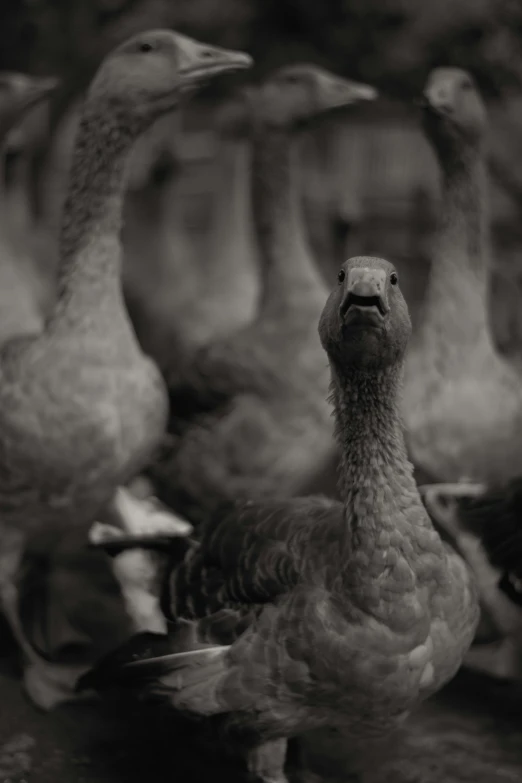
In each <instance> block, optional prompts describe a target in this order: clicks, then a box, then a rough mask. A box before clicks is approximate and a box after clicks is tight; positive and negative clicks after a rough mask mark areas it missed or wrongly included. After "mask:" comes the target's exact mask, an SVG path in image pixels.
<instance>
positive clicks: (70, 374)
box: [0, 31, 250, 529]
mask: <svg viewBox="0 0 522 783" xmlns="http://www.w3.org/2000/svg"><path fill="white" fill-rule="evenodd" d="M147 55H148V57H147ZM204 58H206V59H205V62H206V63H207V65H208V68H207V67H206V66H203V65H202V61H203V60H204ZM249 62H250V60H249V58H248V57H247V56H246V55H239V54H236V53H230V52H226V51H225V50H219V49H217V48H214V47H205V46H204V45H202V44H198V43H197V42H195V41H192V40H191V39H188V38H185V37H184V36H179V35H178V34H177V33H172V32H170V31H152V32H149V33H144V34H142V35H141V36H137V37H135V38H133V39H131V40H130V41H128V42H126V43H125V44H123V45H122V46H121V47H119V48H118V49H117V50H115V51H114V52H113V53H112V54H111V55H109V57H108V58H107V59H106V61H105V62H104V63H103V64H102V66H101V67H100V69H99V71H98V74H97V75H96V77H95V78H94V80H93V82H92V84H91V86H90V89H89V91H88V94H87V98H86V102H85V105H84V109H83V113H82V116H81V119H80V123H79V128H78V133H77V137H76V144H75V152H74V155H73V161H72V167H71V173H70V181H69V191H68V195H67V198H66V202H65V206H64V212H63V220H62V229H61V236H60V263H59V269H58V299H57V303H56V306H55V308H54V310H53V312H52V313H51V315H50V317H49V319H48V321H47V323H46V325H45V328H44V330H43V332H42V333H41V334H39V335H38V336H37V337H34V338H24V339H21V340H17V341H12V342H10V343H8V344H7V345H5V346H4V348H3V350H2V353H1V354H0V408H1V413H0V517H1V520H2V523H3V524H4V525H8V526H19V527H20V528H22V529H27V528H28V527H30V526H34V525H44V524H46V523H48V522H53V523H59V522H66V523H67V522H70V521H71V519H74V520H75V521H77V522H78V523H79V524H80V523H81V522H85V521H92V519H93V518H95V515H96V513H97V512H98V511H99V509H100V508H101V507H102V506H103V505H104V504H106V503H107V502H108V501H109V500H110V499H111V497H112V495H113V493H114V490H115V488H116V487H117V486H118V485H119V484H121V483H125V482H126V481H128V480H129V479H130V478H131V477H132V475H133V474H134V473H135V472H137V471H138V470H139V469H140V468H141V467H142V466H143V464H144V463H145V462H146V461H147V460H148V459H149V458H150V456H151V454H152V451H153V450H154V448H155V446H156V444H157V443H158V441H159V439H160V437H161V435H162V432H163V428H164V426H165V421H166V414H167V398H166V393H165V388H164V384H163V380H162V377H161V375H160V373H159V371H158V369H157V368H156V366H155V365H154V364H153V363H152V361H151V360H150V359H148V358H147V357H145V356H144V355H143V353H142V352H141V349H140V347H139V345H138V343H137V340H136V338H135V336H134V332H133V330H132V327H131V324H130V321H129V319H128V316H127V314H126V312H125V309H124V306H123V301H122V294H121V283H120V255H121V248H120V241H119V231H120V223H121V212H122V197H123V188H124V173H125V164H126V159H127V156H128V153H129V151H130V149H131V147H132V143H133V142H134V140H135V139H136V138H138V136H139V135H140V134H141V133H143V132H144V131H145V130H146V129H147V127H149V126H150V125H151V124H152V123H153V122H154V121H155V120H156V119H157V118H158V117H159V116H161V115H162V114H164V113H166V112H168V111H170V110H171V109H173V108H175V106H176V105H177V102H178V98H179V93H180V90H182V89H188V88H189V87H190V88H192V87H193V86H195V85H197V84H198V82H199V79H200V78H201V76H202V75H204V74H206V73H208V72H210V73H219V72H221V71H226V70H233V69H234V68H236V67H245V66H246V65H248V64H249Z"/></svg>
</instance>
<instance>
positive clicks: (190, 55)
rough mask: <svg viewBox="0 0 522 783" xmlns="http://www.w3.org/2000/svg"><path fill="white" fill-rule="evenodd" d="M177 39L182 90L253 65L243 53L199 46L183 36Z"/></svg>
mask: <svg viewBox="0 0 522 783" xmlns="http://www.w3.org/2000/svg"><path fill="white" fill-rule="evenodd" d="M179 38H180V60H181V61H180V66H179V78H180V83H181V86H182V88H185V89H186V88H189V87H191V86H195V85H197V84H199V83H200V82H202V81H205V80H206V79H207V78H208V77H210V76H212V77H214V76H218V75H220V74H224V73H232V72H233V71H241V70H245V69H247V68H251V67H252V65H253V63H254V61H253V60H252V58H251V57H250V55H249V54H246V53H245V52H237V51H234V50H232V49H222V48H221V47H220V46H210V45H208V44H201V43H199V42H198V41H194V40H192V39H191V38H186V37H185V36H179Z"/></svg>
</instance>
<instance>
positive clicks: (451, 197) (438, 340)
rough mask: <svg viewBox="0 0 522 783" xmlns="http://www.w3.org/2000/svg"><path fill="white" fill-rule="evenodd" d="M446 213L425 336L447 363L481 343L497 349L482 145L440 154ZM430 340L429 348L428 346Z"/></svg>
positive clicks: (432, 277)
mask: <svg viewBox="0 0 522 783" xmlns="http://www.w3.org/2000/svg"><path fill="white" fill-rule="evenodd" d="M439 160H440V163H441V167H442V212H441V217H440V224H439V228H438V232H437V236H436V241H435V249H434V253H433V261H432V267H431V272H430V279H429V284H428V293H427V300H426V305H425V307H426V310H425V318H424V321H423V325H422V327H421V331H420V339H421V342H422V344H423V346H424V347H423V350H429V351H430V356H431V357H433V356H434V355H436V356H437V361H438V363H442V364H443V365H447V364H450V363H451V362H453V361H455V360H456V361H459V360H460V358H461V357H462V355H463V352H465V353H469V350H470V349H471V348H472V347H474V346H476V345H477V344H479V343H482V344H484V345H485V346H486V347H489V348H490V349H491V350H492V351H493V348H492V345H491V338H490V331H489V322H488V299H487V290H488V276H489V254H490V238H489V209H488V203H487V196H488V185H487V174H486V166H485V162H484V157H483V153H482V150H481V149H476V150H469V151H468V152H467V153H466V154H464V155H461V156H459V157H457V156H456V155H449V154H447V153H446V154H440V153H439ZM427 345H429V348H426V346H427Z"/></svg>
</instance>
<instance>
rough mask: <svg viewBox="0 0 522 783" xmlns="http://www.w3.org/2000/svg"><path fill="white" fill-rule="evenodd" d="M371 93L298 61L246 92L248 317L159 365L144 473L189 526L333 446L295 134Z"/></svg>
mask: <svg viewBox="0 0 522 783" xmlns="http://www.w3.org/2000/svg"><path fill="white" fill-rule="evenodd" d="M375 96H376V92H375V90H374V89H373V88H372V87H369V86H367V85H361V84H357V83H355V82H352V81H348V80H345V79H342V78H340V77H338V76H334V75H333V74H331V73H329V72H327V71H325V70H323V69H321V68H318V67H316V66H314V65H310V64H297V65H291V66H286V67H284V68H281V69H279V70H277V71H275V72H274V73H272V74H271V75H270V76H269V77H268V78H267V79H266V80H265V81H264V83H262V84H261V85H260V86H259V87H258V88H257V89H256V88H253V89H252V92H251V93H250V112H251V123H252V131H251V133H252V208H253V221H254V230H255V236H256V241H257V246H258V251H259V259H260V288H261V292H260V299H259V305H258V309H257V313H256V317H255V319H254V321H253V322H252V323H251V324H249V325H247V326H246V327H244V328H243V329H241V330H240V331H238V332H236V333H234V334H233V335H230V336H226V337H224V338H222V339H220V340H215V341H214V342H213V343H209V344H208V345H205V346H203V347H202V348H201V349H200V350H199V351H197V352H195V353H194V352H187V356H186V357H185V358H182V359H181V360H180V359H179V355H178V358H177V361H176V362H175V363H173V364H174V366H172V367H171V368H168V367H167V368H166V379H167V384H168V386H169V394H170V401H171V411H172V415H171V419H170V424H169V436H168V438H167V439H166V441H165V445H164V448H163V449H162V451H161V454H160V456H159V457H158V459H157V460H155V461H154V462H153V463H152V464H151V466H150V468H149V469H148V475H149V477H150V478H151V480H152V482H153V484H154V487H155V492H156V494H157V495H158V497H159V498H160V499H161V500H163V502H165V503H166V504H167V505H168V506H171V507H172V508H174V509H175V510H176V511H177V512H178V513H180V514H181V515H182V516H184V517H185V518H187V519H189V520H190V521H191V522H192V523H193V524H195V525H197V524H199V523H200V522H201V521H202V520H204V519H205V517H206V516H207V515H208V514H211V513H212V511H213V509H214V508H215V506H216V504H217V503H219V502H220V500H221V498H222V496H223V495H227V496H229V497H238V496H239V495H245V494H261V495H270V494H272V493H273V492H275V491H277V492H278V493H280V494H281V495H292V494H294V493H295V492H296V491H297V490H298V489H300V488H301V486H302V483H303V481H304V480H305V478H306V477H307V476H308V474H309V473H310V472H312V471H313V470H314V469H315V466H316V465H317V464H318V463H319V462H320V461H321V459H323V458H324V459H326V457H327V455H329V454H330V453H331V452H334V451H335V445H334V440H333V424H332V419H331V410H330V406H329V404H328V402H327V399H326V398H327V395H328V369H327V366H326V362H325V360H324V354H323V352H322V349H321V345H320V342H319V339H318V335H317V330H316V328H315V325H316V323H317V321H318V319H319V316H320V313H321V310H322V307H323V305H324V302H325V300H326V296H327V290H326V287H325V284H324V282H323V279H322V277H321V274H320V271H319V270H318V268H317V266H316V264H315V262H314V259H313V257H312V255H311V251H310V249H309V247H308V244H307V239H306V232H305V229H304V226H303V222H302V216H301V210H300V203H299V201H300V200H299V191H298V174H299V168H298V159H297V154H298V150H297V148H296V144H295V141H296V139H295V137H296V135H297V133H298V132H299V130H300V129H301V128H302V127H306V126H307V125H308V124H309V123H310V122H311V121H313V119H314V118H315V117H318V116H320V115H323V114H324V113H326V112H329V111H332V110H333V109H335V108H339V107H345V106H348V105H351V104H354V103H356V102H358V101H363V100H371V99H373V98H375Z"/></svg>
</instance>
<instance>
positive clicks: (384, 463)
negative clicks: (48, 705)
mask: <svg viewBox="0 0 522 783" xmlns="http://www.w3.org/2000/svg"><path fill="white" fill-rule="evenodd" d="M296 287H297V288H299V281H297V282H296ZM410 332H411V323H410V319H409V313H408V308H407V305H406V303H405V301H404V299H403V296H402V293H401V291H400V288H399V286H398V277H397V272H396V270H395V268H394V267H393V265H392V264H390V263H389V262H388V261H386V260H384V259H380V258H368V257H355V258H352V259H350V260H348V261H347V262H345V263H344V264H343V266H342V268H341V270H340V272H339V283H338V284H337V285H336V287H335V288H334V290H333V291H332V293H331V294H330V297H329V298H328V300H327V303H326V305H325V307H324V310H323V313H322V316H321V319H320V324H319V333H320V337H321V343H322V345H323V347H324V350H325V351H326V354H327V355H328V361H329V366H330V372H331V383H332V399H333V404H334V411H335V419H336V437H337V441H338V443H339V447H340V449H341V452H342V458H341V468H340V487H341V495H342V500H341V501H335V500H333V499H327V498H324V497H305V498H281V497H277V496H275V497H270V498H266V499H247V500H245V499H240V500H236V501H233V502H224V503H223V506H222V507H221V508H220V509H219V511H217V512H216V513H215V515H214V517H213V518H211V519H210V520H209V521H208V522H207V524H206V525H205V526H204V528H203V532H202V535H201V538H200V542H199V545H195V546H194V547H193V548H191V549H189V550H188V552H187V553H186V554H185V555H184V556H183V558H182V559H181V561H179V560H176V559H175V560H173V564H172V570H171V573H170V578H169V579H168V580H167V583H166V590H165V597H164V601H163V604H164V606H165V607H166V608H167V610H168V611H169V613H170V615H171V618H172V625H171V628H170V632H169V638H168V640H167V643H166V640H165V638H164V637H156V638H155V637H154V636H153V635H150V634H148V635H145V636H144V637H142V646H141V649H139V646H138V645H136V644H135V645H134V646H132V647H131V648H127V652H129V651H130V649H132V650H133V657H134V660H132V658H130V659H129V655H127V658H125V650H124V649H119V650H117V651H115V653H113V654H112V656H109V658H107V659H105V661H104V662H103V663H102V664H100V666H99V667H98V668H97V670H93V671H92V672H90V673H89V674H88V675H87V676H86V677H85V678H84V680H83V684H84V685H86V684H90V685H91V686H93V685H96V687H98V688H99V689H103V687H104V684H105V686H106V685H108V684H109V683H110V684H111V685H112V686H113V687H128V688H132V689H137V692H138V693H140V692H141V693H142V695H148V696H149V697H154V698H159V699H161V700H162V701H163V702H165V703H166V704H167V705H170V707H171V708H173V709H174V710H176V711H180V712H182V713H184V714H187V715H189V716H190V715H191V716H193V717H198V718H200V719H201V718H211V719H212V721H213V725H214V726H215V728H219V729H220V730H222V731H224V732H225V733H224V734H223V735H220V736H222V737H224V738H226V741H229V740H230V741H234V740H236V741H238V747H242V748H243V752H245V754H246V756H247V759H246V761H247V768H248V772H249V780H252V781H258V782H259V781H262V783H285V781H286V777H285V773H284V764H285V757H286V749H287V741H288V739H290V738H294V737H299V736H300V735H301V734H303V733H304V732H306V731H309V730H312V729H316V728H320V727H325V726H328V727H331V728H332V727H336V728H337V729H338V730H339V731H342V732H343V734H344V735H345V736H346V741H347V742H350V743H365V742H368V741H370V740H372V739H375V738H377V737H382V736H385V735H386V734H387V733H388V732H391V731H393V729H394V728H396V727H397V726H398V725H399V724H400V723H401V721H402V720H404V718H405V717H406V715H407V714H408V713H409V712H411V710H413V709H414V708H415V706H416V705H418V704H419V702H421V701H422V700H423V699H426V698H427V697H428V696H430V695H431V694H433V693H435V692H436V691H437V690H438V689H439V688H441V687H442V686H443V685H444V683H446V682H447V681H448V680H449V679H450V678H451V677H452V676H453V675H454V674H455V672H456V671H457V669H458V667H459V666H460V663H461V661H462V658H463V655H464V654H465V652H466V650H467V649H468V647H469V645H470V644H471V641H472V639H473V634H474V630H475V626H476V623H477V619H478V605H477V598H476V588H475V585H474V582H473V578H472V576H471V574H470V572H469V571H468V569H467V567H466V565H465V563H464V561H463V560H462V559H461V558H460V557H459V556H458V555H457V554H455V552H454V551H453V550H452V549H450V548H449V547H447V546H446V545H445V544H444V543H443V542H442V541H441V539H440V538H439V535H438V534H437V532H436V531H435V529H434V528H433V526H432V524H431V522H430V519H429V516H428V514H427V513H426V511H425V509H424V507H423V505H422V502H421V499H420V496H419V493H418V491H417V487H416V484H415V481H414V477H413V467H412V465H411V463H410V462H409V461H408V459H407V456H406V448H405V443H404V438H403V434H402V427H401V419H400V413H399V407H400V399H399V397H400V386H401V375H402V366H403V362H404V355H405V351H406V347H407V343H408V339H409V336H410ZM131 541H132V538H130V539H129V540H128V543H129V545H130V543H131ZM101 546H103V543H101ZM169 644H170V649H169Z"/></svg>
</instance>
